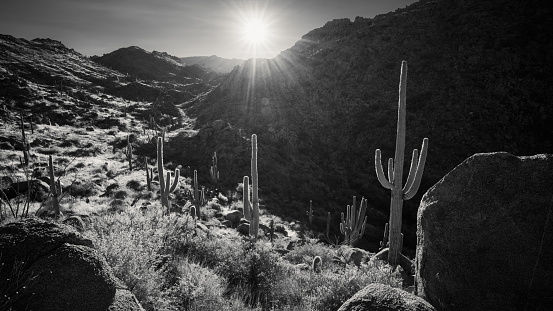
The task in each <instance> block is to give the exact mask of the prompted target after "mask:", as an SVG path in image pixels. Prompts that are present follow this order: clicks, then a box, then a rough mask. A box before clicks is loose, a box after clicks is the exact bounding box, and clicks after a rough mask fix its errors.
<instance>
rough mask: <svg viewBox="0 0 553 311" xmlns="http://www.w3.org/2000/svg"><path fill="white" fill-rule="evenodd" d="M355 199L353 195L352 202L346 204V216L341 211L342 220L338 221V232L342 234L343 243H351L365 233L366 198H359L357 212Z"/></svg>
mask: <svg viewBox="0 0 553 311" xmlns="http://www.w3.org/2000/svg"><path fill="white" fill-rule="evenodd" d="M356 205H357V200H356V197H355V196H354V197H353V204H352V205H351V206H350V205H348V207H347V211H346V217H345V218H344V213H342V221H341V223H340V232H342V234H343V235H344V244H346V245H353V243H355V242H356V241H357V240H359V239H360V238H361V237H362V236H363V234H364V233H365V225H366V223H367V217H366V216H365V213H366V212H367V200H366V199H365V198H361V205H360V206H359V212H358V213H356V212H357V206H356Z"/></svg>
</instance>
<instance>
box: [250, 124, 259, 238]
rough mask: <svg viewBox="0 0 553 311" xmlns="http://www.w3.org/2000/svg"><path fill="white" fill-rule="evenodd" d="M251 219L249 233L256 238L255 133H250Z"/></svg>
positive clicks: (257, 224) (257, 205)
mask: <svg viewBox="0 0 553 311" xmlns="http://www.w3.org/2000/svg"><path fill="white" fill-rule="evenodd" d="M251 169H252V215H251V216H252V219H251V221H250V235H251V236H253V238H254V239H255V240H257V234H258V232H259V197H258V180H257V177H258V175H257V135H255V134H253V135H252V162H251Z"/></svg>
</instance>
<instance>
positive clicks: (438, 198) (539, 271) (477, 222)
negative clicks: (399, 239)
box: [415, 153, 553, 311]
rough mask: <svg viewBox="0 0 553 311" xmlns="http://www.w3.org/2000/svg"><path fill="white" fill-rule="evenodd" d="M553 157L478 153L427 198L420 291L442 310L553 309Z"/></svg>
mask: <svg viewBox="0 0 553 311" xmlns="http://www.w3.org/2000/svg"><path fill="white" fill-rule="evenodd" d="M552 205H553V155H535V156H528V157H517V156H513V155H511V154H508V153H488V154H475V155H473V156H472V157H470V158H468V159H467V160H465V161H464V162H463V163H461V164H460V165H459V166H457V167H456V168H455V169H454V170H452V171H451V172H450V173H448V174H447V175H446V176H445V177H443V178H442V179H441V180H440V181H439V182H438V183H437V184H436V185H434V186H433V187H432V188H430V190H428V192H426V194H425V195H424V196H423V198H422V201H421V204H420V207H419V210H418V215H417V255H416V267H417V268H416V275H415V277H416V294H417V295H419V296H421V297H424V298H425V299H426V300H428V301H429V302H430V303H431V304H432V305H434V306H435V307H436V308H437V309H439V310H475V311H478V310H549V308H551V306H552V305H553V295H552V294H551V293H553V282H552V280H553V248H552V247H551V245H553V213H552V208H553V206H552Z"/></svg>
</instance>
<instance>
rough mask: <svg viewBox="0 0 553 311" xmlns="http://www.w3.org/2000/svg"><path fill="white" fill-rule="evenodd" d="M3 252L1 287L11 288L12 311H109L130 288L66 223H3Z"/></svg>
mask: <svg viewBox="0 0 553 311" xmlns="http://www.w3.org/2000/svg"><path fill="white" fill-rule="evenodd" d="M0 252H1V253H2V254H1V256H2V264H1V267H0V284H13V286H10V287H8V288H7V289H6V290H4V291H3V295H6V296H7V297H8V298H9V301H10V302H9V303H8V305H7V306H6V305H3V306H6V307H7V308H8V309H10V308H11V309H12V310H14V311H15V310H45V311H47V310H98V311H100V310H102V311H105V310H107V309H108V308H109V307H110V306H111V305H112V304H113V303H114V301H115V297H116V293H117V291H118V290H119V289H121V290H123V291H124V290H126V289H125V287H124V285H122V284H121V283H120V281H118V280H117V279H116V278H115V276H114V275H113V273H112V272H111V268H110V267H109V266H108V264H107V262H106V261H105V259H104V258H103V256H101V255H100V254H99V253H98V252H97V251H96V250H95V249H94V248H93V245H92V241H90V240H88V239H85V238H83V237H82V236H81V235H80V234H79V233H78V232H77V231H75V230H74V229H73V228H71V227H69V226H66V225H60V224H55V223H51V222H46V221H43V220H37V219H26V220H22V221H19V222H15V223H10V224H7V225H4V226H2V227H0ZM129 294H130V292H129ZM6 296H5V297H6ZM136 307H137V308H139V307H140V305H138V304H137V305H136ZM118 310H122V309H118ZM126 310H140V309H126Z"/></svg>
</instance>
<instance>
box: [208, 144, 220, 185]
mask: <svg viewBox="0 0 553 311" xmlns="http://www.w3.org/2000/svg"><path fill="white" fill-rule="evenodd" d="M211 162H212V165H211V168H210V169H209V174H210V175H211V179H212V180H213V182H215V190H217V189H218V188H219V184H218V182H219V168H218V167H217V152H215V151H214V152H213V157H211Z"/></svg>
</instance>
